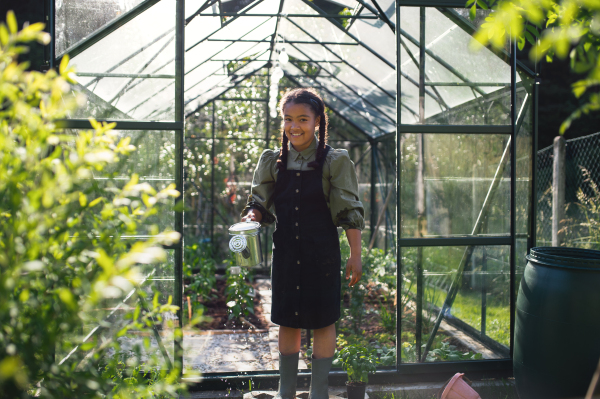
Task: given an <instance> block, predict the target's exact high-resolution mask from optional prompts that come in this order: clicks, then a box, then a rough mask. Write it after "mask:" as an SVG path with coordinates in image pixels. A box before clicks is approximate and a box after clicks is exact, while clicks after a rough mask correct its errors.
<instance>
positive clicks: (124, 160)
mask: <svg viewBox="0 0 600 399" xmlns="http://www.w3.org/2000/svg"><path fill="white" fill-rule="evenodd" d="M68 132H70V133H71V134H75V135H76V134H78V131H77V130H70V131H68ZM113 132H114V133H115V134H116V139H115V141H116V142H117V143H118V142H119V141H121V140H123V139H127V138H129V139H130V140H131V141H130V145H133V146H135V150H134V151H133V152H131V153H130V154H129V155H127V156H121V157H120V158H119V160H118V161H116V162H115V163H112V164H108V165H107V166H106V168H105V169H104V170H103V171H102V172H96V173H94V176H93V179H92V180H91V182H90V184H91V187H90V191H91V192H93V193H94V196H95V197H96V198H98V197H104V198H106V199H107V200H108V201H112V200H113V199H114V194H113V189H115V188H118V189H122V188H123V187H124V186H125V185H126V184H128V183H129V182H130V181H131V178H132V176H133V175H134V174H135V175H137V176H138V179H139V182H140V183H147V184H149V185H150V186H152V188H154V189H155V190H156V191H160V190H163V189H165V188H167V187H168V186H169V185H170V184H173V183H175V133H174V132H172V131H134V130H113ZM164 206H165V207H166V208H169V205H164ZM174 223H175V212H174V211H173V210H167V209H163V210H162V211H161V212H158V213H156V214H154V215H151V216H149V217H148V218H147V219H146V220H145V221H144V224H143V225H142V226H137V233H138V234H139V235H138V236H131V237H128V239H133V240H135V239H147V237H148V235H151V234H152V233H151V227H152V226H157V227H158V229H159V231H163V230H173V228H174Z"/></svg>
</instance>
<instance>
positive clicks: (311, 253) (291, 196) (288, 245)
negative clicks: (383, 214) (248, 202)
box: [271, 146, 341, 330]
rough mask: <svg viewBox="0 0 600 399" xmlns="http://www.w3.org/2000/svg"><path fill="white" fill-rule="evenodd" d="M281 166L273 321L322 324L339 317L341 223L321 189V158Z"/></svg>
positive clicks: (298, 325)
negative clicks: (304, 167) (306, 167)
mask: <svg viewBox="0 0 600 399" xmlns="http://www.w3.org/2000/svg"><path fill="white" fill-rule="evenodd" d="M330 150H331V147H330V146H326V152H325V156H324V157H323V158H322V160H321V162H320V164H319V167H318V168H316V169H314V170H310V171H300V170H287V167H286V169H285V170H280V171H279V173H278V177H277V182H276V183H275V192H274V204H275V213H276V215H277V224H276V227H275V232H274V233H273V262H272V269H271V286H272V295H273V299H272V308H271V321H272V322H273V323H275V324H278V325H280V326H285V327H292V328H304V329H311V330H315V329H319V328H323V327H327V326H329V325H331V324H333V323H335V322H336V321H337V320H338V319H339V317H340V289H341V276H340V266H341V255H340V243H339V238H338V233H337V228H336V227H335V225H334V224H333V220H332V219H331V212H330V210H329V208H328V207H327V201H326V200H325V196H324V194H323V181H322V179H323V164H324V162H325V158H326V157H327V154H328V153H329V151H330Z"/></svg>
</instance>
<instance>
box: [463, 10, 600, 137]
mask: <svg viewBox="0 0 600 399" xmlns="http://www.w3.org/2000/svg"><path fill="white" fill-rule="evenodd" d="M480 3H481V2H480V1H479V0H478V1H477V2H476V3H474V0H469V1H468V2H467V6H471V7H472V10H475V9H476V8H477V6H478V5H479V6H480V7H481V4H480ZM488 3H490V4H489V5H490V6H492V9H493V10H494V11H495V12H492V13H490V15H489V16H488V17H487V18H486V23H484V24H483V25H482V26H481V28H480V29H479V31H478V32H477V33H476V34H475V36H474V40H473V47H474V48H477V47H480V46H481V45H488V44H489V45H491V46H492V47H494V48H495V49H498V50H500V49H503V48H504V46H505V44H506V40H507V38H511V39H513V40H516V41H517V43H518V45H519V48H520V49H521V50H522V49H523V48H524V47H525V42H526V41H527V42H529V43H531V45H532V47H531V50H530V53H529V55H530V58H531V59H533V60H536V61H539V60H541V59H543V58H544V57H545V58H546V60H547V61H548V62H552V60H553V58H554V56H557V57H559V58H561V59H565V58H567V57H569V59H570V61H571V70H572V71H573V72H575V73H578V74H587V76H585V77H584V78H583V79H581V80H579V81H577V82H575V83H574V84H573V86H572V89H573V94H574V95H575V96H576V97H577V98H579V97H581V96H583V95H584V94H586V93H589V92H592V93H591V94H590V95H589V97H588V99H587V101H586V102H585V103H584V104H583V105H582V106H581V107H579V108H578V109H577V110H575V111H574V112H573V113H572V114H571V115H570V116H569V117H568V118H567V119H566V120H565V121H564V122H563V124H562V125H561V127H560V133H561V134H563V133H564V132H565V131H566V130H567V129H568V128H569V126H570V125H571V123H572V122H573V121H574V120H575V119H577V118H579V117H580V116H581V115H582V114H587V113H590V112H594V111H598V110H600V96H599V95H598V93H596V92H595V90H594V89H595V88H597V86H598V85H600V62H598V60H599V55H600V2H598V1H595V0H488ZM482 8H485V7H482ZM473 13H474V11H472V16H473ZM590 89H591V90H590Z"/></svg>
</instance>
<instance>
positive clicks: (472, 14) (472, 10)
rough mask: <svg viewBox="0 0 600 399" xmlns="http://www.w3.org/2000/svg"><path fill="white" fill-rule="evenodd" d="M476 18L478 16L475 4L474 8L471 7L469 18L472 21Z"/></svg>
mask: <svg viewBox="0 0 600 399" xmlns="http://www.w3.org/2000/svg"><path fill="white" fill-rule="evenodd" d="M476 16H477V4H473V7H471V9H470V10H469V18H471V20H474V19H475V17H476Z"/></svg>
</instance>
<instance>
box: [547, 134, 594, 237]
mask: <svg viewBox="0 0 600 399" xmlns="http://www.w3.org/2000/svg"><path fill="white" fill-rule="evenodd" d="M553 162H554V151H553V146H549V147H546V148H544V149H542V150H540V151H538V156H537V201H538V204H537V225H536V226H537V244H536V245H538V246H551V245H552V170H553ZM565 168H566V179H565V181H566V184H565V204H566V212H565V220H564V221H563V222H561V226H562V228H563V229H564V230H565V240H564V245H567V246H576V247H587V248H594V249H600V242H598V241H597V240H594V239H593V236H594V234H593V233H591V230H593V227H592V229H590V226H585V225H582V224H587V223H588V222H589V221H588V217H593V218H595V221H596V222H598V216H599V215H598V214H597V212H596V214H595V215H594V214H593V213H594V212H593V211H592V209H591V208H590V207H589V206H587V207H586V206H585V205H584V204H582V203H581V201H580V200H579V199H578V196H577V193H578V191H579V189H581V192H582V193H583V195H585V196H586V197H587V198H594V197H597V193H595V192H594V188H593V182H595V183H600V133H595V134H591V135H589V136H585V137H579V138H576V139H572V140H566V155H565ZM596 228H597V227H596Z"/></svg>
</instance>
